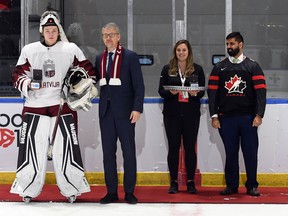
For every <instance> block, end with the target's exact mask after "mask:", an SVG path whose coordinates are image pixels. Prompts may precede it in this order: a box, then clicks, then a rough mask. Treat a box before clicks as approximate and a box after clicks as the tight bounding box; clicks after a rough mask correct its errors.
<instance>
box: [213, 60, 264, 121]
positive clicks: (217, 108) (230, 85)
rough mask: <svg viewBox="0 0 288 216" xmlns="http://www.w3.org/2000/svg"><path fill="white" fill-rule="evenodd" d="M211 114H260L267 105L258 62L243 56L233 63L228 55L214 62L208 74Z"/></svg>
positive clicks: (261, 72) (262, 114)
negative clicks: (236, 62) (239, 61)
mask: <svg viewBox="0 0 288 216" xmlns="http://www.w3.org/2000/svg"><path fill="white" fill-rule="evenodd" d="M208 97H209V111H210V115H211V116H213V115H215V114H218V115H220V116H221V115H230V116H231V115H245V114H252V115H256V114H258V115H260V116H261V117H263V116H264V112H265V107H266V83H265V76H264V73H263V71H262V69H261V67H260V66H259V64H258V63H257V62H255V61H253V60H251V59H250V58H247V57H246V58H245V59H244V60H243V61H242V62H241V63H239V64H233V63H231V62H230V61H229V59H228V58H226V59H224V60H223V61H221V62H219V63H217V64H216V65H215V66H214V68H213V70H212V72H211V74H210V77H209V81H208Z"/></svg>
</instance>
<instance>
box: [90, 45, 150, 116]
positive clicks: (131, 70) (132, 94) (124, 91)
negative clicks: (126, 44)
mask: <svg viewBox="0 0 288 216" xmlns="http://www.w3.org/2000/svg"><path fill="white" fill-rule="evenodd" d="M101 56H102V54H100V55H98V56H96V60H95V67H96V72H97V73H98V77H99V73H100V65H101ZM120 80H121V86H112V85H108V84H107V85H105V86H101V88H100V100H99V117H100V118H101V117H104V115H105V113H106V109H107V104H108V101H110V105H111V109H112V112H113V114H114V116H115V117H116V118H128V119H129V117H130V114H131V112H132V111H138V112H141V113H142V112H143V102H144V89H145V88H144V81H143V75H142V71H141V66H140V63H139V57H138V55H137V54H136V53H135V52H133V51H131V50H127V49H123V56H122V63H121V69H120Z"/></svg>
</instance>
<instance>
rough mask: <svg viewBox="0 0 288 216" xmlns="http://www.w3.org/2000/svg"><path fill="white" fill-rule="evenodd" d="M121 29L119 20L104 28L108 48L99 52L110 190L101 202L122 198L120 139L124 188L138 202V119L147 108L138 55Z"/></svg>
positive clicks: (101, 111)
mask: <svg viewBox="0 0 288 216" xmlns="http://www.w3.org/2000/svg"><path fill="white" fill-rule="evenodd" d="M120 38H121V36H120V30H119V27H118V26H117V25H116V24H115V23H108V24H107V25H105V26H104V27H103V28H102V39H103V42H104V44H105V46H106V49H105V50H104V52H103V53H102V54H100V55H98V56H96V61H95V67H96V70H97V73H98V76H99V78H100V81H99V85H100V87H101V88H100V101H99V118H100V129H101V138H102V149H103V163H104V172H105V183H106V187H107V194H106V196H104V197H103V198H102V199H101V200H100V203H102V204H107V203H111V202H115V201H117V200H118V193H117V188H118V177H117V163H116V151H117V139H118V138H119V140H120V142H121V148H122V152H123V159H124V191H125V200H126V202H127V203H130V204H136V203H137V202H138V200H137V198H136V197H135V195H134V188H135V185H136V153H135V123H136V122H137V121H138V120H139V118H140V114H141V113H142V112H143V101H144V81H143V76H142V71H141V67H140V63H139V58H138V55H137V54H136V53H135V52H133V51H130V50H128V49H124V48H123V47H122V46H121V44H120V42H119V41H120Z"/></svg>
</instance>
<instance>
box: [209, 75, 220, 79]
mask: <svg viewBox="0 0 288 216" xmlns="http://www.w3.org/2000/svg"><path fill="white" fill-rule="evenodd" d="M209 80H219V76H210V77H209Z"/></svg>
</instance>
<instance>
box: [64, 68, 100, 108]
mask: <svg viewBox="0 0 288 216" xmlns="http://www.w3.org/2000/svg"><path fill="white" fill-rule="evenodd" d="M66 85H67V87H68V91H67V97H66V98H67V104H68V106H69V107H70V108H71V109H72V110H74V111H77V110H84V111H88V110H89V109H90V108H91V107H92V100H93V98H95V97H97V95H98V90H97V88H96V87H95V85H94V81H93V80H92V79H91V78H90V77H89V75H88V73H87V72H86V70H85V69H84V68H81V67H75V68H72V69H70V70H69V72H68V74H67V79H66Z"/></svg>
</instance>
